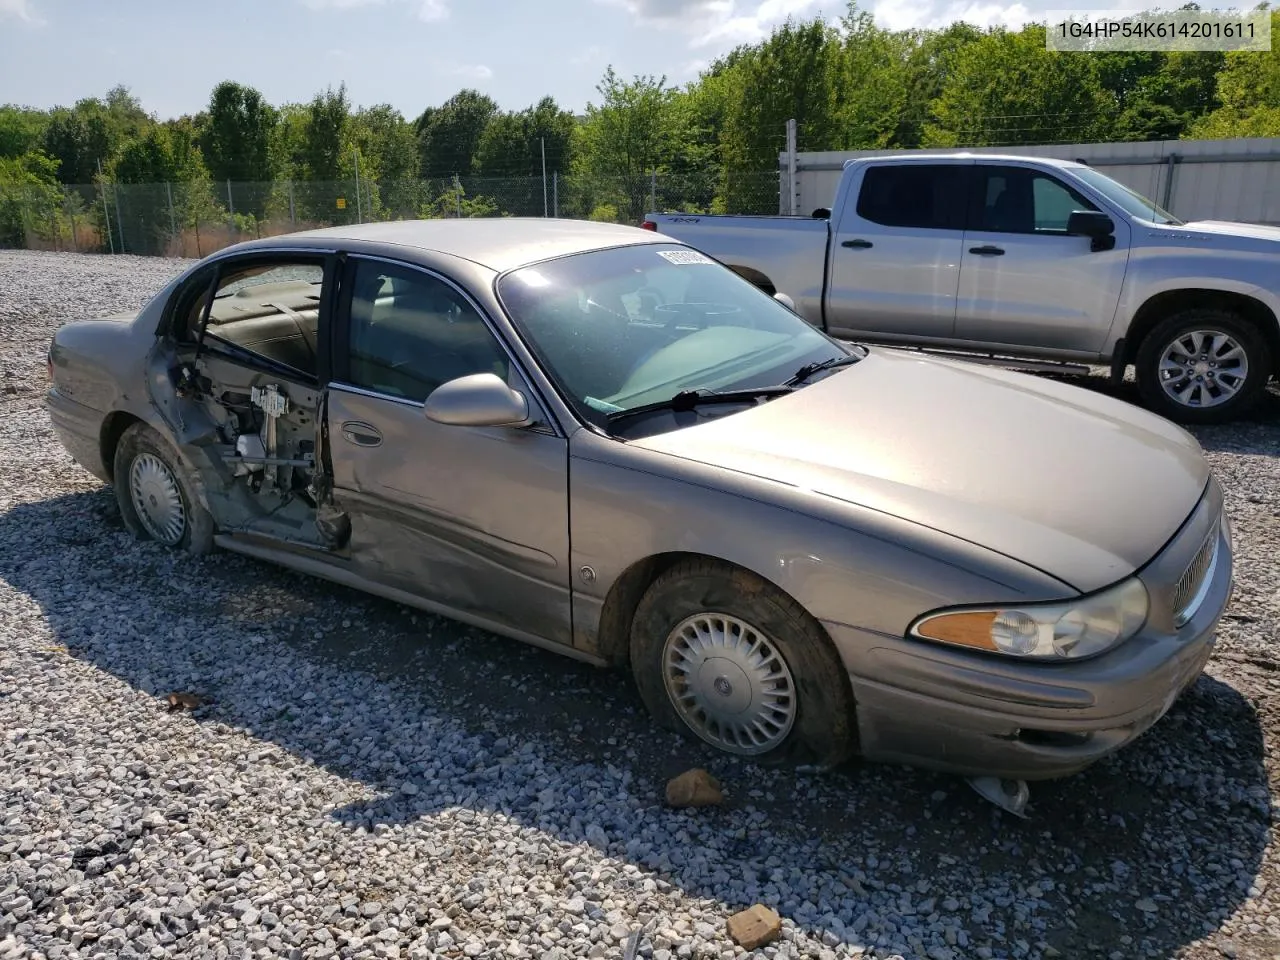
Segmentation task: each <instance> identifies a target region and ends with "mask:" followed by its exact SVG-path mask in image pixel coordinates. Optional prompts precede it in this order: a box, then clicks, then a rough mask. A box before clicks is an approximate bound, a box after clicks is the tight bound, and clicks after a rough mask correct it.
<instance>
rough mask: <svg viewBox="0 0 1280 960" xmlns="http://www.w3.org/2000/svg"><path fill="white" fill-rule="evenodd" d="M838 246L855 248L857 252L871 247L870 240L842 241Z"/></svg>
mask: <svg viewBox="0 0 1280 960" xmlns="http://www.w3.org/2000/svg"><path fill="white" fill-rule="evenodd" d="M840 246H842V247H857V248H858V249H859V250H865V249H866V248H867V247H869V246H871V241H870V240H842V241H841V242H840Z"/></svg>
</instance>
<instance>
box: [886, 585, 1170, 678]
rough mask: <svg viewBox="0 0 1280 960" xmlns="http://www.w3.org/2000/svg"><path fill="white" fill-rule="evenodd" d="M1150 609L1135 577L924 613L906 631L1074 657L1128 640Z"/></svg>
mask: <svg viewBox="0 0 1280 960" xmlns="http://www.w3.org/2000/svg"><path fill="white" fill-rule="evenodd" d="M1149 608H1150V599H1149V598H1148V596H1147V588H1146V587H1144V586H1143V585H1142V582H1141V581H1140V580H1138V579H1137V578H1136V577H1133V578H1130V579H1128V580H1125V581H1122V582H1121V583H1118V584H1116V585H1115V586H1114V587H1110V588H1108V589H1106V590H1103V591H1102V592H1101V593H1095V594H1093V595H1092V596H1089V597H1081V598H1079V599H1077V600H1066V601H1061V602H1057V603H1028V604H1022V605H1011V606H1007V607H988V608H977V609H974V608H969V609H964V610H942V611H939V612H937V613H931V614H927V615H925V616H923V617H921V618H920V619H919V620H917V621H916V622H915V623H913V624H912V625H911V629H910V630H909V631H908V634H909V635H910V636H913V637H918V638H919V639H922V640H931V641H933V642H935V643H947V644H951V645H953V646H960V647H968V648H970V649H974V650H986V651H989V652H991V653H1003V654H1006V655H1008V656H1013V657H1026V658H1033V659H1038V660H1076V659H1079V658H1081V657H1091V656H1093V655H1094V654H1097V653H1102V652H1103V651H1104V650H1109V649H1110V648H1112V647H1114V646H1116V645H1118V644H1121V643H1123V642H1124V641H1126V640H1128V639H1129V638H1130V637H1132V636H1133V635H1134V634H1135V633H1137V632H1138V631H1139V630H1141V629H1142V625H1143V624H1144V623H1146V620H1147V612H1148V609H1149Z"/></svg>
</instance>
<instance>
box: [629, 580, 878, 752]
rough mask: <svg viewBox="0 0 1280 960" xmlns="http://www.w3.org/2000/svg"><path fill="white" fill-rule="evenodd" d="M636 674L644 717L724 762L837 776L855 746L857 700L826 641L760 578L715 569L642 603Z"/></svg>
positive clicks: (665, 587) (662, 588)
mask: <svg viewBox="0 0 1280 960" xmlns="http://www.w3.org/2000/svg"><path fill="white" fill-rule="evenodd" d="M631 666H632V671H633V673H634V675H635V681H636V686H637V687H638V688H639V691H640V696H641V698H642V699H643V700H644V702H645V706H646V707H647V708H648V709H649V712H650V713H652V714H653V715H654V717H655V718H656V719H657V720H658V721H659V722H661V723H663V724H664V725H665V726H667V727H670V728H671V729H674V730H677V731H680V732H682V733H685V734H686V735H688V734H692V735H693V736H696V737H697V738H699V739H700V740H702V741H703V742H705V743H707V744H710V745H711V746H712V747H715V748H716V749H718V750H721V751H724V752H725V753H730V754H735V755H738V756H742V757H749V758H751V759H754V760H758V761H761V762H764V763H786V762H796V763H812V764H816V765H819V766H824V767H826V766H833V765H835V764H837V763H839V762H841V761H842V760H845V759H847V758H848V757H849V756H850V755H851V754H852V753H853V752H854V750H855V747H856V739H857V738H856V729H855V724H854V713H853V694H852V691H851V689H850V685H849V678H848V675H847V673H846V672H845V669H844V667H843V665H842V664H841V662H840V658H839V657H838V656H837V655H836V652H835V649H834V648H833V647H832V645H831V641H830V639H829V638H828V637H827V636H826V634H825V633H824V632H823V630H822V628H821V627H820V626H819V625H818V624H817V622H816V621H814V619H813V618H812V617H811V616H809V614H808V613H806V612H805V611H804V609H803V608H801V607H800V605H799V604H797V603H796V602H795V601H794V600H792V599H791V598H790V597H788V596H787V595H786V594H784V593H782V592H781V591H780V590H778V589H776V588H775V587H773V586H772V585H771V584H769V583H767V582H766V581H765V580H763V579H762V578H760V577H758V576H756V575H754V574H751V573H748V572H746V571H743V570H740V569H737V568H735V567H732V566H730V565H729V564H726V563H722V562H719V561H714V560H689V561H685V562H682V563H679V564H677V565H676V566H674V567H672V568H671V569H670V570H668V571H667V572H665V573H664V574H663V575H662V576H660V577H659V578H658V579H657V580H656V581H654V583H653V584H652V586H650V587H649V590H648V591H647V592H646V593H645V595H644V598H643V599H642V600H641V601H640V606H639V608H638V609H637V610H636V616H635V619H634V620H633V622H632V630H631Z"/></svg>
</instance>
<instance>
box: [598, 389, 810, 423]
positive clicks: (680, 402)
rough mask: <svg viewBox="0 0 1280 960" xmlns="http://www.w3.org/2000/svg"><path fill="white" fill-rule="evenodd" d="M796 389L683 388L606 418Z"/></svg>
mask: <svg viewBox="0 0 1280 960" xmlns="http://www.w3.org/2000/svg"><path fill="white" fill-rule="evenodd" d="M794 390H795V387H792V386H788V385H785V384H780V385H778V386H774V387H756V388H755V389H754V390H724V391H715V390H681V391H680V392H679V393H677V394H676V395H675V396H674V397H668V398H667V399H666V400H655V401H654V402H653V403H642V404H640V406H638V407H629V408H628V409H626V410H618V411H617V412H615V413H611V414H609V415H608V416H607V417H605V420H606V421H608V422H609V423H617V422H618V421H619V420H625V419H627V418H628V417H635V416H639V415H641V414H645V413H653V412H655V411H658V410H671V411H673V412H676V413H681V412H683V411H686V410H692V409H694V407H698V406H703V405H705V404H711V403H747V402H749V401H752V400H757V399H759V398H760V397H780V396H782V395H783V394H787V393H791V392H792V391H794Z"/></svg>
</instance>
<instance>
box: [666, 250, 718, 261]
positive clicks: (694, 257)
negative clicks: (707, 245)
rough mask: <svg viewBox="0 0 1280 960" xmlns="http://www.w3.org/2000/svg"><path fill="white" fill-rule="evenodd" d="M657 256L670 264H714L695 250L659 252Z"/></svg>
mask: <svg viewBox="0 0 1280 960" xmlns="http://www.w3.org/2000/svg"><path fill="white" fill-rule="evenodd" d="M658 256H660V257H661V258H662V259H663V260H667V261H669V262H670V263H715V261H714V260H712V259H711V258H710V257H708V256H707V255H706V254H702V253H699V252H698V251H697V250H659V251H658Z"/></svg>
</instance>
